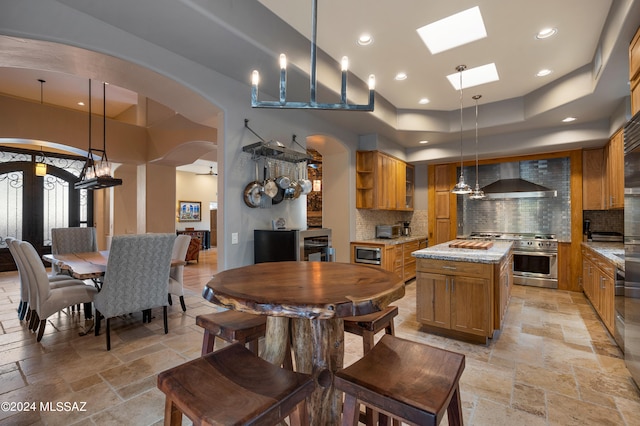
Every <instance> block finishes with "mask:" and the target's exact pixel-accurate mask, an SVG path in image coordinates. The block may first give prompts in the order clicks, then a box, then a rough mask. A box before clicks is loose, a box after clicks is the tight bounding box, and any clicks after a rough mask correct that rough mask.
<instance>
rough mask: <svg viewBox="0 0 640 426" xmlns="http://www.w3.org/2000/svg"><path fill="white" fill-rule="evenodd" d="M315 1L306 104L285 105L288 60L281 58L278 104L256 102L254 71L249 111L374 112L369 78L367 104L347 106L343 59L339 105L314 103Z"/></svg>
mask: <svg viewBox="0 0 640 426" xmlns="http://www.w3.org/2000/svg"><path fill="white" fill-rule="evenodd" d="M317 15H318V0H312V2H311V73H310V77H309V92H310V93H309V97H310V99H309V102H294V101H287V57H286V56H285V54H284V53H282V54H280V97H279V99H278V100H277V101H260V100H258V85H259V84H260V73H259V72H258V70H253V72H252V74H251V107H253V108H280V109H324V110H343V111H373V107H374V96H375V94H374V93H375V92H374V91H375V86H376V78H375V76H374V75H373V74H371V75H369V81H368V85H369V102H368V103H366V104H350V103H348V102H347V71H348V67H349V59H348V58H347V57H346V56H344V57H343V58H342V61H341V66H342V82H341V91H340V102H338V103H321V102H318V101H317V100H316V91H317V90H316V86H317V77H316V56H317V53H316V51H317V45H316V38H317V35H316V33H317V31H316V29H317V26H318V18H317Z"/></svg>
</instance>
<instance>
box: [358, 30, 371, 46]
mask: <svg viewBox="0 0 640 426" xmlns="http://www.w3.org/2000/svg"><path fill="white" fill-rule="evenodd" d="M371 43H373V37H371V34H366V33H365V34H361V35H360V37H358V44H359V45H360V46H367V45H369V44H371Z"/></svg>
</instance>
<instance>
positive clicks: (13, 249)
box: [5, 237, 78, 329]
mask: <svg viewBox="0 0 640 426" xmlns="http://www.w3.org/2000/svg"><path fill="white" fill-rule="evenodd" d="M5 241H6V242H7V245H8V247H9V252H10V253H11V256H13V260H14V261H15V263H16V266H17V267H18V276H19V277H20V300H21V309H20V310H19V311H18V318H19V319H20V321H22V320H23V319H26V321H27V322H28V323H29V328H30V329H33V328H34V327H37V324H38V323H37V321H38V318H37V314H36V311H35V309H36V300H37V288H36V286H35V284H34V285H31V281H30V279H29V276H30V274H29V271H28V270H27V269H26V268H27V267H28V265H27V263H26V261H25V260H24V256H23V254H22V249H20V240H17V239H15V238H12V237H7V238H6V239H5ZM47 279H48V280H49V284H50V286H51V288H58V287H67V286H69V285H77V284H78V282H77V281H73V280H70V277H69V276H68V275H58V276H55V277H51V276H47Z"/></svg>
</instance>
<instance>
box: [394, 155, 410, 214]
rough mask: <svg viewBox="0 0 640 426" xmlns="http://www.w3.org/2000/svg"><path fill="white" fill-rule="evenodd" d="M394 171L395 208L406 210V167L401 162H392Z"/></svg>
mask: <svg viewBox="0 0 640 426" xmlns="http://www.w3.org/2000/svg"><path fill="white" fill-rule="evenodd" d="M393 162H394V163H395V169H396V200H395V208H396V209H398V210H407V207H406V203H407V165H406V164H405V163H403V162H402V161H397V160H393Z"/></svg>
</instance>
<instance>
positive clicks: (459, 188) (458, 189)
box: [451, 65, 471, 194]
mask: <svg viewBox="0 0 640 426" xmlns="http://www.w3.org/2000/svg"><path fill="white" fill-rule="evenodd" d="M466 69H467V66H466V65H458V66H457V67H456V71H458V72H459V73H460V180H459V181H458V183H456V185H455V186H454V187H453V189H452V190H451V192H452V193H453V194H470V193H471V187H470V186H469V185H467V184H466V183H465V181H464V167H463V164H462V72H463V71H464V70H466Z"/></svg>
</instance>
